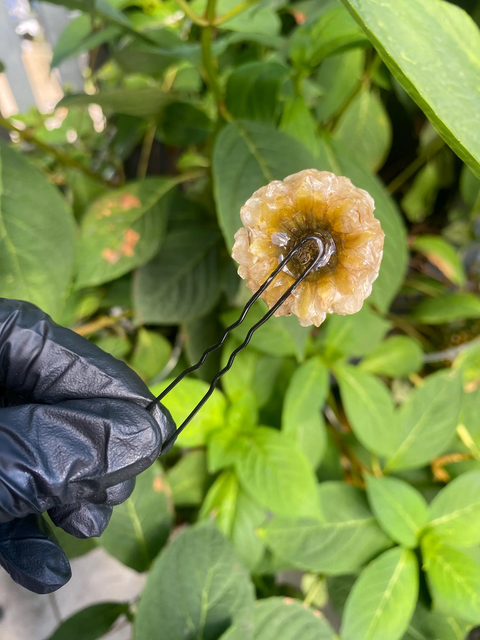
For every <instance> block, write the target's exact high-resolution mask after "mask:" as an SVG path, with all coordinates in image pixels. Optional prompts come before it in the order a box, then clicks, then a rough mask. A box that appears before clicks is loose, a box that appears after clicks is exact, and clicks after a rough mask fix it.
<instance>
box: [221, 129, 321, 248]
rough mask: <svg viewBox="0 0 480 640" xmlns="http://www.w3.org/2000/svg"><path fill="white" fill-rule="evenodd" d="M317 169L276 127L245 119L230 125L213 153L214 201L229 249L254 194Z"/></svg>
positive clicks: (302, 149) (311, 159)
mask: <svg viewBox="0 0 480 640" xmlns="http://www.w3.org/2000/svg"><path fill="white" fill-rule="evenodd" d="M314 166H315V159H314V158H313V157H312V155H311V154H310V153H309V152H308V151H307V150H306V149H305V148H304V147H303V146H302V145H301V144H300V143H299V142H297V141H296V140H294V139H293V138H290V137H289V136H287V135H286V134H283V133H281V132H278V131H275V129H274V128H273V127H270V126H268V125H266V124H263V123H260V122H249V121H244V120H241V121H235V122H231V123H230V124H228V125H227V126H226V127H225V128H224V129H223V130H222V131H221V132H220V134H219V135H218V137H217V139H216V141H215V146H214V150H213V179H214V192H215V200H216V203H217V212H218V219H219V222H220V226H221V228H222V231H223V235H224V237H225V242H226V243H227V246H228V247H231V246H232V245H233V241H234V235H235V233H236V232H237V231H238V229H239V228H240V227H241V226H242V222H241V220H240V208H241V207H242V206H243V205H244V204H245V202H246V201H247V200H248V198H250V197H251V196H252V195H253V193H254V191H256V190H257V189H259V188H260V187H262V186H263V185H265V184H267V183H268V182H271V181H272V180H283V178H285V177H286V176H288V175H291V174H292V173H296V172H297V171H301V170H302V169H310V168H312V167H314Z"/></svg>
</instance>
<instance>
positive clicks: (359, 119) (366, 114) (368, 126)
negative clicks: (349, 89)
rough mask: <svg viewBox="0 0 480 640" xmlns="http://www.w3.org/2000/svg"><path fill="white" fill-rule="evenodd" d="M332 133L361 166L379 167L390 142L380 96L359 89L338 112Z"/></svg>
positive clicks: (390, 129)
mask: <svg viewBox="0 0 480 640" xmlns="http://www.w3.org/2000/svg"><path fill="white" fill-rule="evenodd" d="M333 137H334V138H335V139H336V140H338V141H339V142H341V143H342V144H343V145H344V146H346V147H348V148H349V149H351V150H352V154H353V156H354V157H355V158H356V160H357V162H359V163H361V164H362V166H364V167H366V168H367V169H369V170H370V171H378V169H379V168H380V167H381V166H382V165H383V163H384V162H385V159H386V157H387V155H388V152H389V150H390V146H391V144H392V125H391V123H390V119H389V117H388V114H387V111H386V109H385V107H384V106H383V103H382V101H381V100H380V98H379V96H378V95H377V94H376V93H374V92H372V91H370V90H369V89H368V88H366V87H365V88H363V89H361V91H359V93H358V94H357V95H356V96H355V98H354V99H353V100H352V101H351V102H350V103H349V105H348V107H347V108H346V109H345V111H344V112H343V113H342V115H341V116H340V118H339V120H338V122H337V123H336V125H335V128H334V130H333Z"/></svg>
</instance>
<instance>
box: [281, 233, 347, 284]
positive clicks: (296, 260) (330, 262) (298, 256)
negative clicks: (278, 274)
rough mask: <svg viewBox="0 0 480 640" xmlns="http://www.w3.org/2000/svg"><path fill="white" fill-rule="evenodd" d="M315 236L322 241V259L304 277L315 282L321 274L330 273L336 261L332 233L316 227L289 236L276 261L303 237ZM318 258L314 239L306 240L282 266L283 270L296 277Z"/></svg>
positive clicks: (335, 248)
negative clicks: (299, 234) (313, 229)
mask: <svg viewBox="0 0 480 640" xmlns="http://www.w3.org/2000/svg"><path fill="white" fill-rule="evenodd" d="M309 236H315V237H316V238H319V239H320V240H321V241H322V244H323V252H322V259H321V260H320V262H319V263H318V264H317V266H316V267H315V268H314V269H313V271H311V273H309V275H308V276H307V278H306V281H307V282H316V281H317V280H318V279H319V277H321V275H323V274H326V273H332V272H333V271H334V270H335V267H336V265H337V262H338V256H337V247H336V245H335V241H334V239H333V238H332V235H331V234H330V233H329V232H328V231H326V230H323V229H322V230H320V229H317V230H315V231H314V232H304V233H302V235H301V236H293V237H290V238H289V240H288V242H287V244H286V246H285V249H284V251H282V254H283V255H280V256H279V259H278V261H279V262H281V261H282V260H283V259H284V258H285V256H286V255H288V253H289V252H290V251H292V250H293V249H294V248H295V247H296V246H297V245H298V244H299V243H300V242H301V241H302V240H303V239H304V238H308V237H309ZM317 258H318V244H317V243H316V242H315V240H308V241H307V242H305V243H304V244H303V245H302V246H301V247H300V248H299V249H298V251H297V252H296V253H295V255H294V256H293V258H292V259H291V260H290V261H289V262H288V264H287V265H285V267H284V269H283V270H284V271H285V272H286V273H288V274H289V275H290V276H292V277H294V278H298V277H299V276H301V275H302V273H305V271H306V270H307V269H308V267H309V266H310V265H311V264H312V262H314V261H315V260H316V259H317Z"/></svg>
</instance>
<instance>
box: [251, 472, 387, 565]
mask: <svg viewBox="0 0 480 640" xmlns="http://www.w3.org/2000/svg"><path fill="white" fill-rule="evenodd" d="M319 494H320V506H321V516H320V517H318V518H316V519H314V518H297V519H295V518H281V517H275V518H274V519H273V520H271V521H270V522H269V523H268V524H267V525H266V526H265V528H264V529H263V531H262V532H261V533H262V535H263V537H264V539H265V542H266V543H267V545H268V547H270V549H272V550H273V551H274V552H275V553H276V554H278V555H279V556H280V557H281V558H283V559H284V560H287V561H288V562H290V563H291V564H292V565H294V566H295V567H298V568H299V569H304V570H307V571H315V572H318V573H325V574H327V575H331V574H333V575H339V574H344V573H352V572H354V571H356V570H357V569H358V568H359V567H360V566H361V565H363V564H365V562H368V560H370V559H371V558H372V557H375V556H376V555H378V553H380V552H382V551H384V550H385V549H387V548H388V547H389V546H391V541H390V539H389V538H388V537H387V536H386V535H385V534H384V533H383V531H382V530H381V529H380V527H379V526H378V524H377V523H376V521H375V518H374V517H373V515H372V513H371V511H370V509H369V508H368V504H367V500H366V497H365V494H364V492H362V491H360V490H359V489H355V488H354V487H351V486H349V485H346V484H344V483H342V482H324V483H322V484H321V485H320V489H319Z"/></svg>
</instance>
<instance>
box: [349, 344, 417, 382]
mask: <svg viewBox="0 0 480 640" xmlns="http://www.w3.org/2000/svg"><path fill="white" fill-rule="evenodd" d="M422 366H423V351H422V348H421V347H420V345H419V344H418V342H416V341H415V340H412V338H409V337H408V336H392V337H391V338H387V339H386V340H384V341H383V342H381V343H380V344H379V345H378V347H376V348H375V349H374V350H373V351H372V352H370V353H369V354H368V355H367V357H366V358H364V360H362V362H361V363H360V365H359V367H360V369H361V370H362V371H366V372H367V373H376V374H378V375H385V376H389V377H390V378H406V377H407V376H409V375H410V374H411V373H416V372H417V371H419V370H420V369H421V368H422Z"/></svg>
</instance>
